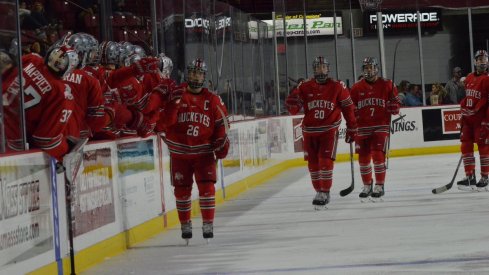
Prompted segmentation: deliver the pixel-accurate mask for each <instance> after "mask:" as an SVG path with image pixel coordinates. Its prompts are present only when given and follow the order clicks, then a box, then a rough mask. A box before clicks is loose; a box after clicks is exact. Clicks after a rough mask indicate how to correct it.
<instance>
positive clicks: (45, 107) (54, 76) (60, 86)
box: [2, 46, 78, 161]
mask: <svg viewBox="0 0 489 275" xmlns="http://www.w3.org/2000/svg"><path fill="white" fill-rule="evenodd" d="M77 63H78V56H77V54H76V53H75V52H74V51H73V50H72V49H71V48H68V47H66V46H62V47H53V48H52V49H50V50H49V51H48V53H47V55H46V58H45V59H44V60H43V58H42V57H40V56H39V55H36V54H28V55H26V56H23V57H22V68H23V70H22V71H23V79H24V81H25V83H24V110H25V129H26V138H27V142H28V143H29V144H30V145H32V147H33V148H39V149H42V150H44V151H45V152H46V153H48V154H50V155H51V156H53V157H55V158H56V159H58V160H60V161H61V160H62V158H63V156H64V155H65V154H66V153H67V152H68V151H69V143H68V141H67V139H66V138H65V136H64V135H63V133H64V131H65V127H66V123H67V122H68V120H69V119H70V117H71V115H72V112H73V107H74V102H73V95H72V94H71V91H70V89H69V88H67V85H65V84H64V83H63V82H62V81H61V79H62V78H63V76H64V75H65V74H67V73H69V72H71V71H72V70H73V69H74V68H75V66H76V64H77ZM17 72H18V70H17V68H15V67H13V66H11V67H10V68H7V69H6V70H4V72H3V73H2V80H3V82H2V94H3V98H4V101H3V105H4V111H5V123H6V125H5V126H6V136H7V141H8V147H9V149H10V150H15V151H19V150H22V149H23V145H22V135H21V132H20V131H21V129H19V127H20V126H19V125H20V120H19V117H20V114H19V110H20V108H19V107H20V104H19V99H20V97H19V95H18V93H19V90H20V89H19V88H20V87H19V78H18V74H17Z"/></svg>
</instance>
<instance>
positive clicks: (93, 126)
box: [64, 69, 106, 138]
mask: <svg viewBox="0 0 489 275" xmlns="http://www.w3.org/2000/svg"><path fill="white" fill-rule="evenodd" d="M64 83H66V84H68V85H69V86H70V88H71V92H72V94H73V96H74V97H75V111H74V113H73V115H72V119H70V121H69V122H68V125H67V127H66V135H67V136H74V137H77V138H78V137H82V138H87V137H91V133H96V132H99V131H100V130H102V127H103V126H104V124H105V121H106V118H105V112H104V97H103V95H102V88H101V87H100V83H99V81H98V80H97V79H96V78H94V77H92V76H91V75H90V74H88V73H87V72H85V71H84V70H80V69H76V70H74V71H73V72H72V73H70V74H68V75H66V77H65V78H64Z"/></svg>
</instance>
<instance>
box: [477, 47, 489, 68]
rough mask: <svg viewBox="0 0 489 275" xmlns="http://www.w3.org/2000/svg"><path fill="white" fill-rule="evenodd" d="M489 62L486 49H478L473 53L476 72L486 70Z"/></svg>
mask: <svg viewBox="0 0 489 275" xmlns="http://www.w3.org/2000/svg"><path fill="white" fill-rule="evenodd" d="M488 63H489V56H488V54H487V51H485V50H478V51H476V52H475V54H474V64H475V70H476V71H477V72H478V73H482V72H484V71H487V67H488Z"/></svg>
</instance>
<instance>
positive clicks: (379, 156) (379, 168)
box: [372, 151, 386, 185]
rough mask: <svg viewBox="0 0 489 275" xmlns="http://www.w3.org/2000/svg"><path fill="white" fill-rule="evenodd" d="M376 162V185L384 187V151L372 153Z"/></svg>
mask: <svg viewBox="0 0 489 275" xmlns="http://www.w3.org/2000/svg"><path fill="white" fill-rule="evenodd" d="M372 159H373V161H374V171H375V184H376V185H383V184H384V182H385V171H386V169H385V154H384V152H382V151H372Z"/></svg>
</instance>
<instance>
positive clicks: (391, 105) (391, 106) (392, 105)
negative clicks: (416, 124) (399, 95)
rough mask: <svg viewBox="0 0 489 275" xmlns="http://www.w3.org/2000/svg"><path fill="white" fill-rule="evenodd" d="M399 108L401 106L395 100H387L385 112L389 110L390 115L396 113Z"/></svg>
mask: <svg viewBox="0 0 489 275" xmlns="http://www.w3.org/2000/svg"><path fill="white" fill-rule="evenodd" d="M400 108H401V106H400V105H399V102H397V101H396V100H389V101H387V112H389V113H390V114H391V115H398V114H399V109H400Z"/></svg>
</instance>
